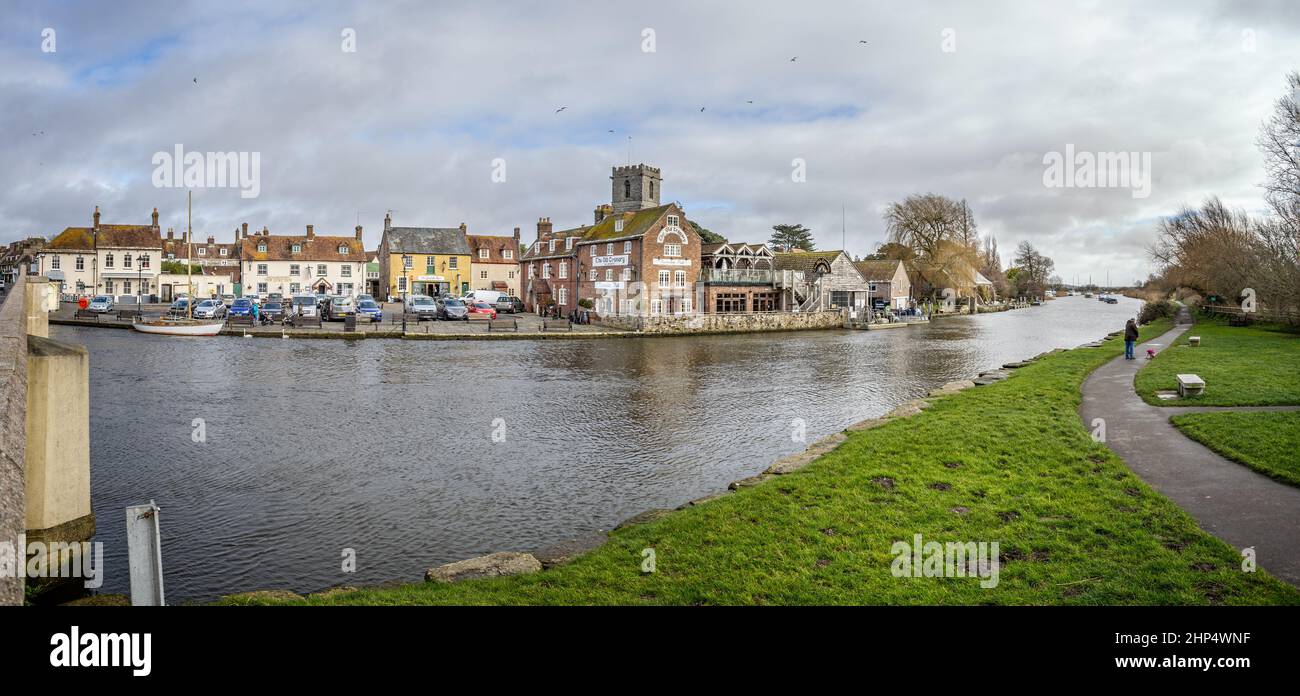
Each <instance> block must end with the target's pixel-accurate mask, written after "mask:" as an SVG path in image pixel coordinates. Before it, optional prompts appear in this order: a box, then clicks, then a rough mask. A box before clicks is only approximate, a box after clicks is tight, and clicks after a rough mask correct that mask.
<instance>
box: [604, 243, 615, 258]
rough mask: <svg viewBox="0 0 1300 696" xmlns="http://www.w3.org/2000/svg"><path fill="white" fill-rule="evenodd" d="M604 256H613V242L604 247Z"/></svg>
mask: <svg viewBox="0 0 1300 696" xmlns="http://www.w3.org/2000/svg"><path fill="white" fill-rule="evenodd" d="M605 254H606V255H611V256H612V255H613V254H614V243H613V242H610V243H609V244H606V245H605Z"/></svg>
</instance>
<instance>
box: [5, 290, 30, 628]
mask: <svg viewBox="0 0 1300 696" xmlns="http://www.w3.org/2000/svg"><path fill="white" fill-rule="evenodd" d="M18 281H19V282H16V283H14V284H13V285H12V286H10V289H9V291H8V293H7V295H6V296H5V297H3V298H0V543H3V542H5V541H8V542H9V543H11V544H14V545H15V551H17V544H18V542H19V539H20V537H21V535H22V533H23V532H24V531H25V529H26V522H27V489H26V470H27V469H26V463H25V461H26V452H27V312H26V293H25V291H26V285H27V284H26V283H24V282H22V281H23V278H19V279H18ZM19 553H21V552H19ZM14 575H15V576H16V577H0V606H4V605H9V606H12V605H20V604H22V603H23V586H24V578H23V573H15V574H14Z"/></svg>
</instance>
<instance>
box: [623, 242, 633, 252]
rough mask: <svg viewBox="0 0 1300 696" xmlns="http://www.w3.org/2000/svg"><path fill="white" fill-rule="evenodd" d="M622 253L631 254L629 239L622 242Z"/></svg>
mask: <svg viewBox="0 0 1300 696" xmlns="http://www.w3.org/2000/svg"><path fill="white" fill-rule="evenodd" d="M623 253H624V254H630V253H632V240H630V239H629V240H627V241H626V242H623Z"/></svg>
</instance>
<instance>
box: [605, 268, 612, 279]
mask: <svg viewBox="0 0 1300 696" xmlns="http://www.w3.org/2000/svg"><path fill="white" fill-rule="evenodd" d="M613 279H614V269H612V268H606V269H605V280H607V281H609V280H613Z"/></svg>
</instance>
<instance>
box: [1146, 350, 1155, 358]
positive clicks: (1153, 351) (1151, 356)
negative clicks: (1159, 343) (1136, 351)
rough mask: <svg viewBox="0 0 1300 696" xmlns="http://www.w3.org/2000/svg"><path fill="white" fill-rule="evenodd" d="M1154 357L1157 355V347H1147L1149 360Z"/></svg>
mask: <svg viewBox="0 0 1300 696" xmlns="http://www.w3.org/2000/svg"><path fill="white" fill-rule="evenodd" d="M1154 357H1156V349H1155V348H1147V360H1150V359H1151V358H1154Z"/></svg>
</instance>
